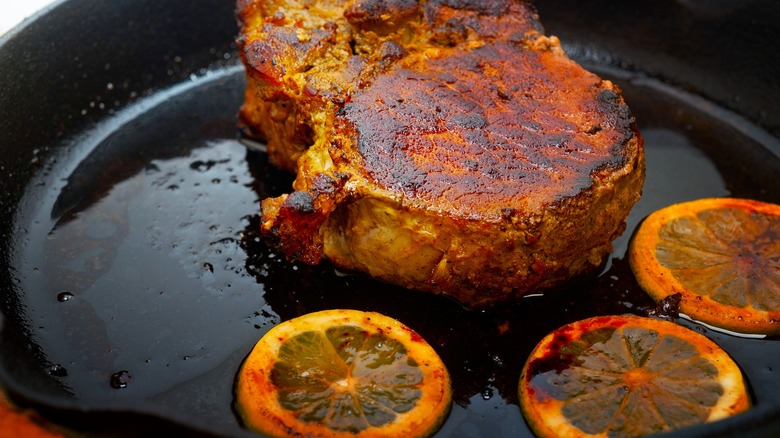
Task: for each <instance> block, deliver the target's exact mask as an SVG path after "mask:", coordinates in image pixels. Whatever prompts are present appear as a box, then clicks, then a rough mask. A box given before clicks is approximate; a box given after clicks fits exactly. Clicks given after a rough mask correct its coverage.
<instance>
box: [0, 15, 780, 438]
mask: <svg viewBox="0 0 780 438" xmlns="http://www.w3.org/2000/svg"><path fill="white" fill-rule="evenodd" d="M537 6H538V9H539V11H540V15H541V18H542V20H543V23H544V24H545V26H546V28H547V30H548V33H552V34H556V35H559V36H560V37H561V39H562V40H563V42H564V47H565V48H566V49H567V51H568V52H569V53H570V54H572V56H573V57H575V58H576V59H578V60H580V61H582V62H583V63H585V64H586V66H588V67H589V68H592V69H594V70H596V71H598V72H599V73H600V74H602V75H604V76H606V77H609V78H611V79H613V80H614V81H615V82H617V83H618V84H619V85H620V86H621V87H622V88H623V89H624V92H625V97H626V100H627V101H628V103H629V105H630V106H631V108H632V110H633V111H634V113H635V114H636V116H637V118H638V121H639V125H640V129H641V130H642V132H643V134H644V135H645V138H646V145H647V154H648V179H647V183H646V186H645V193H644V196H643V199H642V200H641V201H640V203H639V204H638V205H637V206H636V208H635V209H634V211H633V212H632V214H631V216H630V217H629V220H628V227H629V230H628V231H627V232H626V234H625V235H624V236H623V237H621V238H620V239H618V241H616V243H615V253H614V255H613V257H612V258H611V259H610V261H609V262H608V263H607V264H606V265H605V266H604V268H603V270H602V271H601V272H600V273H597V274H594V275H593V276H592V277H589V278H584V279H582V280H581V281H580V282H579V283H577V284H575V285H573V286H572V287H570V288H567V290H562V291H555V292H552V293H548V294H545V295H544V296H542V297H534V298H529V299H524V300H521V301H520V302H518V303H515V304H511V305H506V306H501V307H500V308H495V309H488V310H484V311H467V310H465V309H463V308H461V307H459V306H458V305H456V304H455V303H453V302H451V301H449V300H447V299H443V298H440V297H434V296H430V295H426V294H420V293H415V292H410V291H405V290H401V289H399V288H395V287H392V286H389V285H385V284H380V283H377V282H375V281H372V280H370V279H366V278H363V277H360V276H344V275H341V274H339V273H336V272H334V270H333V269H332V268H331V267H329V266H327V265H326V264H325V265H322V266H318V267H307V266H292V265H290V264H288V263H286V262H284V261H282V260H280V259H279V257H277V256H276V255H275V254H273V253H272V252H270V251H268V250H267V248H265V246H264V245H263V244H262V243H261V242H259V241H258V240H257V236H256V234H255V232H254V231H253V230H254V229H255V228H256V221H257V204H256V202H257V200H258V199H260V198H262V197H265V196H269V195H274V194H277V193H280V192H283V191H285V190H287V189H288V187H289V183H290V180H291V179H290V176H289V175H286V174H284V173H282V172H279V171H277V170H275V169H273V168H271V167H269V166H268V163H267V162H266V160H265V158H264V157H263V155H262V154H259V153H256V152H247V151H246V150H245V149H244V147H243V146H242V145H241V144H240V143H239V142H238V138H237V132H236V130H235V125H234V121H235V114H236V110H237V107H238V105H239V104H240V102H241V98H242V96H241V94H242V91H243V83H244V82H243V76H242V71H241V67H240V66H239V65H238V61H237V58H236V54H235V47H234V45H233V39H234V37H235V33H236V27H235V23H234V21H233V2H231V1H225V0H208V1H206V0H204V1H199V2H184V1H180V0H167V1H161V0H134V1H117V2H102V1H97V0H69V1H65V2H60V3H56V4H55V6H53V7H52V8H51V9H49V10H48V11H47V12H46V13H44V14H41V15H39V16H38V17H36V19H35V20H33V21H32V22H30V23H27V24H25V25H24V26H22V27H20V28H18V29H16V30H14V31H12V32H11V33H10V34H9V35H7V36H5V37H4V38H3V39H2V40H0V43H1V44H0V84H2V88H1V89H0V90H1V91H2V93H1V94H0V136H1V137H0V139H1V140H2V144H1V146H2V151H3V153H2V155H0V172H2V178H3V180H2V181H3V183H2V189H1V190H0V236H2V251H1V252H0V256H2V265H3V269H4V271H3V275H0V294H1V295H0V296H1V297H2V300H0V304H1V305H2V312H3V314H4V315H5V319H4V322H3V330H2V333H1V335H2V338H0V377H2V380H3V382H4V385H5V386H6V388H7V389H8V391H9V392H10V394H11V396H12V397H13V399H14V400H15V401H17V402H19V403H21V404H23V405H26V406H31V407H35V408H36V409H38V410H39V411H41V412H42V413H43V414H44V415H46V416H48V417H51V418H52V419H54V420H56V421H58V422H61V423H63V424H66V425H68V426H71V427H73V428H75V429H77V430H79V431H82V432H88V433H92V434H111V435H136V434H138V433H142V432H148V431H156V432H163V433H164V432H185V431H186V432H188V433H190V434H202V435H229V436H235V435H243V434H245V433H247V432H246V431H245V430H244V429H243V428H242V427H241V425H240V423H239V422H238V420H237V419H236V417H235V415H234V413H233V411H232V406H231V403H232V392H231V390H232V388H231V386H232V383H233V378H234V375H235V372H236V370H237V368H238V366H239V365H240V362H241V360H242V359H243V357H244V356H245V355H246V354H247V352H248V351H249V349H250V348H251V346H252V345H253V343H254V342H255V341H256V340H257V339H258V338H259V337H260V336H262V334H263V333H264V332H265V331H266V330H267V329H268V328H269V327H270V326H272V325H273V324H275V323H276V322H278V321H280V320H285V319H288V318H291V317H293V316H296V315H300V314H302V313H305V312H309V311H315V310H319V309H323V308H335V307H351V308H358V309H367V310H376V311H380V312H383V313H386V314H388V315H390V316H393V317H396V318H398V319H400V320H402V321H403V322H404V323H406V324H408V325H410V326H411V327H413V328H415V329H416V330H417V331H418V332H420V333H421V334H422V335H423V336H424V337H425V338H426V339H428V340H429V341H430V342H431V343H432V344H433V345H434V347H435V348H436V349H437V350H438V351H439V352H440V354H441V355H442V357H443V359H444V360H445V363H446V364H447V366H448V368H449V369H450V371H451V373H452V375H453V381H454V392H455V398H456V405H455V407H454V408H453V412H452V414H451V415H450V417H449V419H448V421H447V422H446V423H445V425H444V427H443V428H442V430H441V432H440V435H441V436H474V435H485V436H493V435H514V436H530V435H529V432H528V429H527V427H526V425H525V423H524V422H523V420H522V418H521V416H520V414H519V410H518V408H517V397H516V395H515V391H516V389H515V387H516V382H517V378H518V376H519V371H520V367H521V366H522V363H523V361H524V359H525V356H526V355H527V354H528V352H530V349H531V348H532V347H533V345H534V344H535V343H536V342H537V341H538V340H539V339H540V338H541V337H542V336H543V335H544V334H545V333H547V332H548V331H550V330H552V329H554V328H556V327H558V326H559V325H562V324H564V323H566V322H569V321H572V320H575V319H580V318H584V317H587V316H592V315H596V314H606V313H625V312H629V313H637V314H643V313H646V312H647V311H649V310H651V309H652V307H653V304H652V303H651V302H649V300H648V299H647V298H646V297H645V296H644V295H643V294H642V293H641V291H639V290H638V288H637V286H636V284H635V282H634V280H633V278H632V276H631V274H630V272H629V271H628V269H627V267H626V263H625V262H624V260H623V255H624V253H625V247H626V244H627V241H628V238H629V237H630V233H631V230H632V229H633V228H634V227H635V226H636V224H637V223H638V222H639V221H640V220H641V218H642V217H644V216H645V215H647V214H648V213H649V212H651V211H653V210H655V209H657V208H659V207H661V206H664V205H666V204H669V203H672V202H676V201H681V200H685V199H693V198H697V197H704V196H723V195H733V196H741V197H749V198H754V199H760V200H764V201H769V202H775V203H780V191H778V190H777V188H776V187H777V183H776V181H777V179H778V176H780V147H778V140H777V138H778V137H780V111H775V108H777V104H776V102H777V101H778V98H780V80H778V79H777V77H778V73H780V72H778V69H780V65H778V63H776V62H773V60H777V59H780V45H778V44H776V43H777V42H778V41H780V13H778V11H777V9H778V8H776V7H775V6H774V2H773V1H771V0H765V1H758V0H754V1H736V0H720V1H719V0H679V1H669V0H664V1H656V2H639V1H636V2H632V1H629V2H614V1H606V0H597V1H590V2H587V3H586V2H571V1H555V0H546V1H539V2H537ZM540 315H543V316H542V317H540ZM680 322H681V323H682V324H685V325H688V326H690V327H692V328H694V329H697V330H699V331H702V332H704V333H705V334H706V335H707V336H709V337H711V338H712V339H714V340H715V341H716V342H718V343H719V344H721V345H722V346H723V347H724V348H726V349H727V350H728V351H729V353H730V354H732V356H733V357H734V358H735V359H736V360H737V362H738V363H739V364H740V365H741V366H742V367H743V370H744V371H745V374H746V376H747V377H748V380H749V381H750V384H751V387H752V391H753V394H752V395H753V397H754V400H755V402H756V406H755V408H754V409H753V410H752V411H751V412H749V413H748V414H745V415H743V416H739V417H736V418H733V419H729V420H726V421H723V422H720V423H716V424H713V425H710V426H707V427H702V428H695V429H693V430H689V431H686V432H685V434H684V435H685V436H691V435H696V434H698V435H699V436H733V435H736V434H740V435H750V434H754V435H757V436H763V435H766V436H772V435H777V434H778V433H780V420H778V418H780V396H778V395H777V394H780V383H777V382H778V381H780V379H778V378H777V375H776V371H773V369H775V370H777V369H780V345H778V344H779V343H778V341H777V340H774V339H745V338H738V337H735V336H730V335H727V334H722V333H718V332H714V331H711V330H708V329H706V328H703V327H701V326H698V325H696V324H694V323H690V322H687V321H680Z"/></svg>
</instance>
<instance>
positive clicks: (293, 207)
mask: <svg viewBox="0 0 780 438" xmlns="http://www.w3.org/2000/svg"><path fill="white" fill-rule="evenodd" d="M282 209H284V210H288V211H291V212H294V213H296V214H311V213H314V211H315V209H314V198H313V197H312V196H311V194H309V192H303V191H295V192H292V193H291V194H290V196H288V197H287V199H285V200H284V203H282Z"/></svg>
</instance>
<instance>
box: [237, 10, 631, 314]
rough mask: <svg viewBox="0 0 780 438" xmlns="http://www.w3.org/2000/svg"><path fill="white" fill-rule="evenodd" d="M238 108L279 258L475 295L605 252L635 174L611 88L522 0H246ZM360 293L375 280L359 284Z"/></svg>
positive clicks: (542, 283)
mask: <svg viewBox="0 0 780 438" xmlns="http://www.w3.org/2000/svg"><path fill="white" fill-rule="evenodd" d="M237 14H238V17H239V24H240V26H241V34H240V37H239V48H240V53H241V56H242V60H243V61H244V63H245V66H246V72H247V81H248V84H247V90H246V98H245V103H244V105H243V106H242V108H241V112H240V117H241V123H242V125H243V127H244V128H245V129H246V131H247V133H248V134H249V135H251V136H255V137H257V138H259V139H262V140H264V141H265V142H266V143H267V148H268V155H269V159H270V160H271V162H273V163H274V164H276V165H278V166H280V167H282V168H286V169H289V170H291V171H294V172H297V177H296V179H295V182H294V184H293V191H292V193H290V194H288V195H283V196H280V197H278V198H272V199H266V200H264V201H263V202H262V231H263V233H264V234H265V235H266V236H267V238H268V240H269V242H271V243H272V244H273V245H276V246H278V247H279V248H280V249H281V250H282V251H283V252H284V254H285V255H286V256H287V258H288V259H290V260H292V261H302V262H305V263H312V264H314V263H319V262H320V261H321V259H322V258H323V257H325V258H326V259H328V260H329V261H330V262H331V263H333V264H334V265H336V266H338V267H340V268H342V269H348V270H355V271H362V272H365V273H367V274H369V275H371V276H373V277H375V278H378V279H381V280H385V281H388V282H391V283H395V284H398V285H401V286H404V287H408V288H413V289H418V290H423V291H430V292H434V293H439V294H446V295H448V296H451V297H453V298H455V299H457V300H458V301H460V302H461V303H463V304H466V305H469V306H482V305H487V304H492V303H496V302H499V301H503V300H507V299H511V298H516V297H520V296H523V295H525V294H528V293H530V292H533V291H537V290H542V289H547V288H551V287H554V286H557V285H560V284H561V283H562V282H564V281H566V280H568V279H571V278H572V277H575V276H577V275H579V274H582V273H585V272H588V271H591V270H592V269H593V268H594V267H596V266H598V265H599V264H601V263H602V262H603V260H604V259H605V257H606V256H607V255H608V254H609V252H610V251H611V249H612V246H611V242H612V240H613V239H615V238H616V237H617V236H619V235H620V234H621V233H622V232H623V230H624V228H625V219H626V217H627V215H628V212H629V210H630V209H631V207H632V206H633V205H634V203H635V202H636V201H637V200H638V199H639V196H640V194H641V189H642V183H643V181H644V153H643V146H642V140H641V137H640V135H639V133H638V131H637V129H636V124H635V120H634V117H633V116H632V114H631V112H630V111H629V109H628V107H627V106H626V104H625V103H624V101H623V99H622V97H621V95H620V90H619V89H618V88H617V87H616V86H615V85H613V84H612V83H611V82H610V81H607V80H602V79H600V78H599V77H597V76H596V75H594V74H592V73H590V72H588V71H586V70H584V69H583V68H582V67H580V66H579V65H578V64H576V63H575V62H573V61H572V60H570V59H569V58H568V57H567V56H566V55H565V54H564V52H563V51H562V49H561V47H560V44H559V41H558V39H557V38H555V37H548V36H545V35H544V34H543V28H542V26H541V24H540V23H539V21H538V17H537V16H536V13H535V10H534V9H533V7H532V6H531V5H530V4H529V3H527V2H522V1H510V0H505V1H500V0H493V1H480V0H429V1H412V0H386V1H379V0H362V1H361V0H353V1H336V0H332V1H303V0H299V1H293V0H288V1H259V0H239V3H238V9H237ZM367 293H368V292H367Z"/></svg>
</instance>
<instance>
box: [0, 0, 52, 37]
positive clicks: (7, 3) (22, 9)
mask: <svg viewBox="0 0 780 438" xmlns="http://www.w3.org/2000/svg"><path fill="white" fill-rule="evenodd" d="M51 2H52V0H0V35H2V34H4V33H6V32H8V31H9V30H10V29H11V28H13V27H15V26H16V25H17V24H19V23H21V22H22V20H24V19H25V18H27V17H29V16H30V15H33V14H34V13H35V12H36V11H38V10H39V9H41V8H43V7H44V6H46V5H47V4H49V3H51Z"/></svg>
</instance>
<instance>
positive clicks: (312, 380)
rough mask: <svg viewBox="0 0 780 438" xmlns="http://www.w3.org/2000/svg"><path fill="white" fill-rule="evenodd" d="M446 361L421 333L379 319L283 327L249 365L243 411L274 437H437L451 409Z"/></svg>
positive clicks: (239, 393) (336, 313)
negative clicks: (435, 435) (436, 434)
mask: <svg viewBox="0 0 780 438" xmlns="http://www.w3.org/2000/svg"><path fill="white" fill-rule="evenodd" d="M451 401H452V390H451V385H450V377H449V373H448V372H447V369H446V368H445V366H444V363H443V362H442V361H441V359H440V358H439V356H438V355H437V354H436V352H435V351H434V350H433V348H432V347H431V346H430V345H429V344H428V343H426V342H425V340H423V338H421V337H420V336H419V335H418V334H417V333H415V332H414V331H413V330H412V329H410V328H409V327H406V326H405V325H403V324H401V323H400V322H398V321H396V320H394V319H392V318H389V317H387V316H383V315H381V314H378V313H373V312H361V311H357V310H325V311H321V312H315V313H310V314H307V315H303V316H301V317H298V318H294V319H291V320H289V321H286V322H283V323H281V324H279V325H277V326H276V327H274V328H273V329H271V330H270V331H268V333H267V334H266V335H265V336H263V338H262V339H260V341H259V342H258V343H257V345H256V346H255V347H254V349H253V350H252V352H251V353H250V354H249V356H248V357H247V358H246V360H245V361H244V363H243V365H242V367H241V370H240V371H239V374H238V381H237V385H236V406H237V410H238V411H239V413H240V415H241V416H242V418H243V420H244V422H245V424H246V425H247V426H248V427H250V428H252V429H255V430H257V431H259V432H262V433H266V434H268V435H272V436H327V437H340V436H344V437H364V436H372V437H374V436H408V437H415V436H430V435H432V434H433V433H434V432H436V430H438V428H439V427H440V426H441V424H442V422H443V421H444V419H445V418H446V416H447V414H448V413H449V410H450V404H451Z"/></svg>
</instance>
